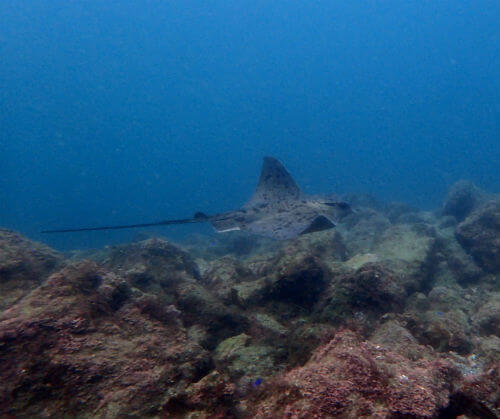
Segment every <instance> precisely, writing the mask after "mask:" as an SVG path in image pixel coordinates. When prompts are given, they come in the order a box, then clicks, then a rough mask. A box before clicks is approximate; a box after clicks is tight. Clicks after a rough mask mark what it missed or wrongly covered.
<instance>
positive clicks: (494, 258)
mask: <svg viewBox="0 0 500 419" xmlns="http://www.w3.org/2000/svg"><path fill="white" fill-rule="evenodd" d="M456 235H457V239H458V241H459V242H460V244H461V245H462V246H463V247H464V248H465V249H466V250H467V251H468V252H470V254H471V255H472V256H473V257H474V259H475V260H476V261H477V263H478V264H479V266H481V267H482V268H483V269H484V270H486V271H489V272H494V273H500V201H490V202H489V203H487V204H485V205H484V206H482V207H481V208H480V209H478V210H476V211H474V212H473V213H472V214H470V215H469V216H468V217H467V218H466V219H465V220H464V221H463V222H462V223H460V224H459V225H458V227H457V229H456Z"/></svg>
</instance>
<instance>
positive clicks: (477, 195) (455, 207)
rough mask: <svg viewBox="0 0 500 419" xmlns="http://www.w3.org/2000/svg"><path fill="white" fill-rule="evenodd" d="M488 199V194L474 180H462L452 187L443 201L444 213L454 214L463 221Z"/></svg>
mask: <svg viewBox="0 0 500 419" xmlns="http://www.w3.org/2000/svg"><path fill="white" fill-rule="evenodd" d="M486 199H487V195H486V194H485V193H484V192H483V191H482V190H481V189H479V188H478V187H477V186H476V185H474V184H473V183H472V182H469V181H467V180H460V181H458V182H456V183H455V184H453V186H452V187H451V188H450V190H449V192H448V195H447V196H446V199H445V201H444V203H443V209H442V214H443V215H452V216H454V217H455V218H456V219H457V220H458V221H462V220H464V219H465V218H466V217H467V216H468V215H469V214H470V213H471V212H472V211H474V210H475V209H477V208H478V207H479V206H481V205H482V204H483V203H484V201H485V200H486Z"/></svg>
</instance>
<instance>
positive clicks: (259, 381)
mask: <svg viewBox="0 0 500 419" xmlns="http://www.w3.org/2000/svg"><path fill="white" fill-rule="evenodd" d="M261 384H262V379H261V378H257V379H256V380H255V381H254V382H253V383H252V386H253V387H254V388H257V387H259V386H260V385H261Z"/></svg>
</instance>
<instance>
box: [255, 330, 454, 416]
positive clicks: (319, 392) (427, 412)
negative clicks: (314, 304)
mask: <svg viewBox="0 0 500 419" xmlns="http://www.w3.org/2000/svg"><path fill="white" fill-rule="evenodd" d="M458 375H459V374H458V372H457V371H456V370H455V369H454V368H453V367H452V366H451V365H450V363H448V362H446V361H442V360H439V359H435V360H434V359H430V360H421V361H417V362H415V361H412V360H409V359H408V358H406V357H404V356H402V355H400V354H397V353H396V352H394V351H392V350H391V349H390V348H387V347H384V346H382V345H379V344H374V343H371V342H366V341H363V340H362V339H360V338H359V336H356V335H355V334H353V333H351V332H347V331H345V332H341V333H338V334H337V335H336V336H335V337H334V338H333V339H332V340H331V341H330V342H329V343H327V344H326V345H323V346H322V347H320V348H318V349H317V350H316V351H315V352H314V354H313V356H312V357H311V359H310V360H309V361H308V362H307V363H306V364H305V365H304V366H303V367H298V368H295V369H292V370H291V371H289V372H288V373H287V374H285V375H284V376H282V377H279V378H276V379H275V380H273V381H272V382H271V383H270V384H269V385H268V386H267V387H266V388H265V389H263V392H262V394H260V395H259V398H258V399H257V400H256V403H255V406H253V408H252V413H253V417H256V418H269V417H272V418H281V417H296V418H305V417H318V418H319V417H346V418H359V417H393V416H398V417H399V416H401V417H429V418H430V417H437V415H438V414H439V411H440V409H442V408H444V407H446V406H447V405H448V402H449V396H450V393H451V391H452V384H453V382H454V380H455V379H456V378H457V377H458Z"/></svg>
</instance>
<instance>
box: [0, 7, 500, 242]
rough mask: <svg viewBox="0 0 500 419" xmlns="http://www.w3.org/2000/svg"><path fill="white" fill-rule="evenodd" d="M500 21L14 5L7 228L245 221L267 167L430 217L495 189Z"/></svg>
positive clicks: (4, 105)
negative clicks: (457, 186)
mask: <svg viewBox="0 0 500 419" xmlns="http://www.w3.org/2000/svg"><path fill="white" fill-rule="evenodd" d="M499 9H500V6H499V5H498V4H497V3H496V2H487V1H484V2H483V1H461V2H458V3H457V2H447V1H446V2H427V1H423V2H422V1H405V2H400V1H384V2H377V1H354V2H334V1H318V2H300V1H285V2H272V3H269V2H265V1H251V2H250V1H238V2H232V3H231V4H228V2H225V1H212V2H201V1H183V2H164V1H148V2H146V3H144V2H138V1H126V2H101V1H89V2H83V1H71V2H67V1H59V0H55V1H51V2H49V3H47V2H43V1H33V0H27V1H22V2H2V4H0V53H1V57H2V60H1V61H2V65H1V66H0V83H1V94H0V107H1V109H2V112H1V113H0V118H1V119H0V124H1V130H0V136H1V137H0V138H1V147H2V165H1V168H2V169H1V170H2V173H1V177H0V182H1V189H0V190H1V193H2V197H1V198H2V199H1V205H2V208H1V209H2V210H1V212H0V221H1V224H2V225H7V226H10V227H12V228H16V229H17V230H19V231H22V232H24V233H27V234H30V236H31V237H35V238H41V236H39V234H38V232H39V230H42V229H44V228H49V227H57V226H61V225H63V226H73V225H94V224H111V223H118V224H123V223H130V222H136V221H149V220H155V219H164V218H183V217H186V216H191V215H192V214H193V213H194V212H195V211H203V212H206V213H213V212H220V211H223V210H229V209H234V208H237V207H239V206H240V205H241V204H242V203H243V202H244V201H245V200H246V199H247V198H248V197H249V196H250V194H251V192H252V190H253V188H254V187H255V185H256V183H257V175H258V170H259V168H260V164H261V159H262V157H263V156H265V155H273V156H276V157H278V158H279V159H280V160H281V161H283V162H284V163H285V165H286V166H287V168H288V170H289V171H290V172H291V173H292V174H293V175H294V176H295V177H296V179H297V181H298V183H299V184H300V185H302V187H303V189H304V190H305V191H306V192H308V193H329V192H335V193H347V192H367V193H372V194H374V195H375V196H377V197H379V198H381V199H384V200H394V201H403V202H406V203H408V204H410V205H415V206H418V207H420V208H425V209H430V208H435V207H436V206H438V205H439V203H440V202H441V200H442V196H443V195H444V194H445V192H446V190H447V189H448V187H449V186H450V185H451V184H452V183H453V182H454V181H456V180H459V179H469V180H471V181H473V182H475V183H477V184H478V185H479V186H480V187H483V188H485V189H487V190H491V191H495V190H499V188H500V185H499V183H500V181H499V179H498V176H496V174H497V162H498V161H499V160H500V143H499V135H498V133H499V129H500V128H499V122H498V121H499V120H500V117H499V114H500V108H499V106H500V105H499V93H498V92H499V91H500V72H499V71H498V68H499V67H500V58H499V54H498V45H499V41H498V39H499V36H500V29H499V25H498V17H499V16H500V11H499ZM177 231H178V230H177V229H174V230H169V231H165V234H177ZM185 231H186V229H185V228H184V229H183V230H181V232H180V233H179V234H183V233H184V232H185ZM206 231H209V230H206ZM131 234H134V233H129V232H125V233H124V232H119V233H117V232H112V233H98V234H80V235H79V236H78V237H77V238H75V237H64V236H59V237H46V238H44V240H48V241H49V243H50V244H51V245H53V246H55V247H58V248H66V249H67V248H75V247H76V248H79V247H92V246H101V245H104V244H109V243H110V242H115V241H119V240H127V239H130V238H131ZM75 239H76V240H77V241H78V242H75Z"/></svg>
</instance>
